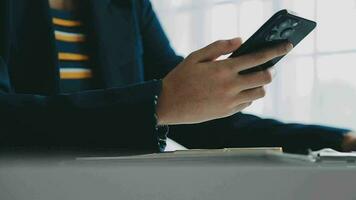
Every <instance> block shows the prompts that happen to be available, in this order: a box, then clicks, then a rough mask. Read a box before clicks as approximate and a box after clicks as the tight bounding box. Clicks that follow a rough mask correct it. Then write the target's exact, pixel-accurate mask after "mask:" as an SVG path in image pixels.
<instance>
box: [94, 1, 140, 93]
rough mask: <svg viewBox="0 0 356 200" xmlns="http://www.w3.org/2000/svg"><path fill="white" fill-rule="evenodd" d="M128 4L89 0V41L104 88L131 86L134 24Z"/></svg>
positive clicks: (128, 2)
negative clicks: (90, 37)
mask: <svg viewBox="0 0 356 200" xmlns="http://www.w3.org/2000/svg"><path fill="white" fill-rule="evenodd" d="M130 2H131V1H129V0H104V1H103V0H89V13H90V17H89V20H91V22H89V23H88V24H90V25H91V26H92V27H91V30H92V31H91V32H92V41H94V42H95V43H94V46H95V47H96V48H94V50H95V52H93V55H95V54H96V55H97V57H96V62H97V66H98V67H99V69H98V70H97V72H96V73H97V74H101V76H102V81H103V82H104V84H105V86H104V87H113V86H121V85H124V84H129V83H131V82H134V81H135V80H133V79H134V78H132V76H130V74H133V73H135V72H134V71H133V70H134V69H133V68H132V67H131V68H130V67H124V66H125V65H134V63H133V62H135V60H134V57H133V56H132V55H135V48H134V46H135V45H134V43H135V41H136V40H135V37H136V33H135V27H134V26H135V23H134V18H133V13H132V5H131V3H130Z"/></svg>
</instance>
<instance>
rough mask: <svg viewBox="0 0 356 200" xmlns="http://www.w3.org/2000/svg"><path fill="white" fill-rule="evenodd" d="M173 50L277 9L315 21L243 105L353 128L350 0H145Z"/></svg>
mask: <svg viewBox="0 0 356 200" xmlns="http://www.w3.org/2000/svg"><path fill="white" fill-rule="evenodd" d="M152 3H153V5H154V8H155V10H156V12H157V14H158V16H159V17H160V20H161V22H162V25H163V27H164V29H165V31H166V32H167V34H168V37H169V38H170V40H171V43H172V46H173V47H174V48H175V50H176V51H177V53H179V54H181V55H183V56H186V55H188V54H189V53H190V52H192V51H194V50H197V49H199V48H201V47H204V46H206V45H207V44H209V43H211V42H213V41H215V40H218V39H229V38H233V37H236V36H240V37H242V38H243V39H244V40H246V39H248V37H249V36H251V35H252V34H253V33H254V32H255V31H256V30H257V29H258V28H259V27H260V26H261V25H262V24H263V23H264V22H265V21H266V20H267V19H268V18H270V17H271V16H272V15H273V14H274V13H275V12H276V11H278V10H280V9H284V8H286V9H290V10H292V11H295V12H297V13H298V14H299V15H300V16H302V17H305V18H308V19H312V20H314V21H317V22H318V27H317V29H316V31H314V32H313V33H312V34H311V35H309V36H308V38H306V39H305V40H304V41H302V42H301V43H300V44H299V46H297V47H296V48H295V49H294V50H293V52H292V53H291V54H290V55H289V56H287V57H286V58H285V59H283V61H282V62H280V63H278V65H277V66H276V72H277V73H276V77H275V80H274V82H273V84H271V85H270V86H269V87H268V88H267V90H268V94H267V96H266V98H264V99H263V100H260V101H258V102H255V103H254V104H253V105H252V106H251V107H250V108H249V109H247V110H246V111H245V112H246V113H253V114H256V115H259V116H262V117H272V118H276V119H279V120H282V121H284V122H302V123H317V124H324V125H333V126H336V127H346V128H352V129H356V0H339V1H335V0H152Z"/></svg>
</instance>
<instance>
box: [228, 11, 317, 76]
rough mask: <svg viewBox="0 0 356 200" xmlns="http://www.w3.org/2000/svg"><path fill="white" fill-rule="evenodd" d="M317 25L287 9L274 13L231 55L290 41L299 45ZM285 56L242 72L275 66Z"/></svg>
mask: <svg viewBox="0 0 356 200" xmlns="http://www.w3.org/2000/svg"><path fill="white" fill-rule="evenodd" d="M315 27H316V22H314V21H311V20H308V19H305V18H302V17H299V16H296V15H295V14H292V13H291V12H288V11H287V10H281V11H279V12H277V13H276V14H274V15H273V16H272V17H271V18H270V19H269V20H268V21H267V22H266V23H265V24H263V25H262V27H261V28H260V29H258V30H257V31H256V32H255V33H254V34H253V35H252V36H251V37H250V38H249V39H248V40H247V41H246V42H245V43H243V44H242V45H241V47H240V48H239V49H237V50H236V51H235V52H234V53H233V54H232V55H231V56H230V57H238V56H241V55H244V54H248V53H252V52H255V51H256V50H260V49H263V48H267V47H271V46H274V45H278V44H281V43H283V42H290V43H292V44H293V46H294V47H295V46H297V45H298V44H299V42H300V41H302V40H303V39H304V38H305V37H306V36H307V35H308V34H309V33H311V32H312V31H313V29H314V28H315ZM283 57H284V56H281V57H277V58H274V59H272V60H270V61H268V62H266V63H264V64H262V65H259V66H256V67H254V68H251V69H248V70H245V71H242V72H240V74H249V73H253V72H257V71H263V70H266V69H268V68H270V67H272V66H274V65H275V64H276V63H277V62H278V61H279V60H281V59H282V58H283Z"/></svg>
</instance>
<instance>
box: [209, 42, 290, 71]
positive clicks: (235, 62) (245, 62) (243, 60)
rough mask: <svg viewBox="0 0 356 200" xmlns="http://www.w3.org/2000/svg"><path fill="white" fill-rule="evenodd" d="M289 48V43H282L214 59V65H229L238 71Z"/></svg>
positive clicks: (281, 53) (287, 50)
mask: <svg viewBox="0 0 356 200" xmlns="http://www.w3.org/2000/svg"><path fill="white" fill-rule="evenodd" d="M291 49H293V45H292V44H291V43H283V44H279V45H277V46H274V47H270V48H266V49H263V50H259V51H257V52H255V53H250V54H246V55H242V56H238V57H235V58H228V59H225V60H220V61H215V65H216V66H218V67H229V68H232V69H233V71H234V72H240V71H244V70H246V69H250V68H253V67H255V66H258V65H261V64H264V63H266V62H268V61H270V60H272V59H273V58H276V57H279V56H283V55H285V54H287V53H288V52H289V51H290V50H291Z"/></svg>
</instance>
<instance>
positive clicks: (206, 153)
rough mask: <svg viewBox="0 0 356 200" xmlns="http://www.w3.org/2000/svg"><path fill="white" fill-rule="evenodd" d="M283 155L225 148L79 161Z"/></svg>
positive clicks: (267, 150) (264, 150) (275, 149)
mask: <svg viewBox="0 0 356 200" xmlns="http://www.w3.org/2000/svg"><path fill="white" fill-rule="evenodd" d="M272 153H276V154H278V153H279V154H282V153H283V149H282V148H281V147H273V148H224V149H190V150H178V151H172V152H165V153H155V154H145V155H134V156H119V157H84V158H77V160H118V159H119V160H120V159H125V160H126V159H160V158H194V157H199V158H201V157H222V156H248V155H254V156H258V155H261V156H262V155H267V154H272Z"/></svg>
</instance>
